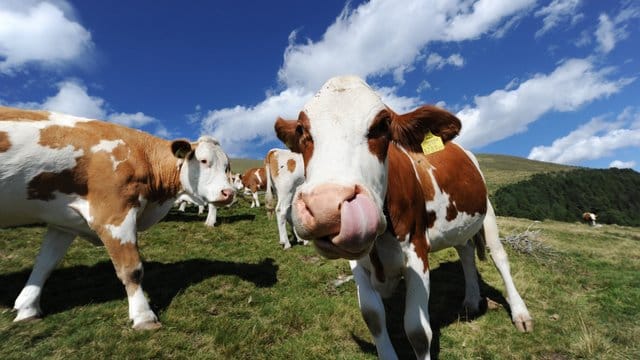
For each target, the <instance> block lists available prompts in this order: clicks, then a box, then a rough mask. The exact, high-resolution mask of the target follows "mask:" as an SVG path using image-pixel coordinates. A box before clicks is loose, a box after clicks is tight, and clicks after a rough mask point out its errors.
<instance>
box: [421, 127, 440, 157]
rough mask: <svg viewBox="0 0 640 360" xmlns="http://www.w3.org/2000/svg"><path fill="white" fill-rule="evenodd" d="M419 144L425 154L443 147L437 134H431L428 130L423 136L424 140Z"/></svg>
mask: <svg viewBox="0 0 640 360" xmlns="http://www.w3.org/2000/svg"><path fill="white" fill-rule="evenodd" d="M420 145H421V146H422V152H423V153H424V154H425V155H429V154H432V153H434V152H436V151H440V150H442V149H444V143H443V142H442V139H441V138H440V137H439V136H435V135H433V134H432V133H431V131H429V132H428V133H427V134H426V135H425V136H424V140H423V141H422V144H420Z"/></svg>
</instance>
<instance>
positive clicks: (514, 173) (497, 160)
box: [476, 154, 577, 194]
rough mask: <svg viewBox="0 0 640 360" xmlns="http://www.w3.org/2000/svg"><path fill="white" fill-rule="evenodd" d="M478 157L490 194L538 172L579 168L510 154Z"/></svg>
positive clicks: (480, 155)
mask: <svg viewBox="0 0 640 360" xmlns="http://www.w3.org/2000/svg"><path fill="white" fill-rule="evenodd" d="M476 157H477V158H478V162H479V163H480V168H481V169H482V172H483V173H484V176H485V179H486V181H487V187H488V188H489V193H490V194H493V193H494V192H495V191H496V190H497V189H498V188H500V187H502V186H505V185H509V184H514V183H517V182H520V181H522V180H526V179H529V178H530V177H531V176H532V175H534V174H537V173H547V172H554V171H567V170H574V169H577V168H576V167H574V166H567V165H560V164H553V163H549V162H543V161H536V160H529V159H525V158H521V157H516V156H508V155H495V154H478V155H476Z"/></svg>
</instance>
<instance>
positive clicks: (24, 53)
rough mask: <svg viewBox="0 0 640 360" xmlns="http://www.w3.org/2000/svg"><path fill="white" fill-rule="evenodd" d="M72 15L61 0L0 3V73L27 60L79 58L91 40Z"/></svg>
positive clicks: (55, 61)
mask: <svg viewBox="0 0 640 360" xmlns="http://www.w3.org/2000/svg"><path fill="white" fill-rule="evenodd" d="M72 15H73V14H72V7H71V6H70V5H69V4H68V3H67V2H66V1H61V0H58V1H50V2H45V1H33V0H25V1H3V2H2V3H0V74H2V73H4V74H12V73H14V72H15V71H16V70H18V69H20V68H22V67H23V66H24V65H26V64H28V63H38V64H42V65H46V66H55V65H62V64H67V63H69V62H74V61H81V60H82V58H83V56H86V55H87V54H88V53H89V52H90V50H91V49H92V48H93V42H92V40H91V33H90V32H89V31H88V30H87V29H85V28H84V27H83V26H82V25H80V24H79V23H77V22H75V21H74V20H72V19H70V17H71V16H72Z"/></svg>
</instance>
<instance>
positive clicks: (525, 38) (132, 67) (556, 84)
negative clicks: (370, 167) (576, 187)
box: [0, 0, 640, 171]
mask: <svg viewBox="0 0 640 360" xmlns="http://www.w3.org/2000/svg"><path fill="white" fill-rule="evenodd" d="M639 39H640V4H639V3H638V2H637V1H632V0H618V1H614V0H610V1H609V0H608V1H597V0H542V1H536V0H478V1H472V0H417V1H412V0H374V1H368V2H363V1H350V2H346V1H337V0H327V1H321V2H320V1H318V2H307V1H276V2H266V1H257V2H238V1H182V2H175V1H151V0H149V1H136V0H132V1H79V0H77V1H67V0H51V1H37V0H0V104H2V105H5V106H18V107H23V108H42V109H49V110H54V111H60V112H65V113H70V114H74V115H79V116H86V117H92V118H99V119H103V120H108V121H113V122H117V123H121V124H125V125H127V126H131V127H136V128H140V129H143V130H145V131H148V132H151V133H153V134H156V135H158V136H161V137H164V138H185V137H186V138H189V139H192V140H195V139H196V138H197V137H198V136H200V135H201V134H208V135H213V136H215V137H217V138H218V139H219V140H220V141H221V143H222V146H223V148H224V149H225V150H226V151H227V152H228V153H229V154H230V155H231V156H234V157H250V158H262V157H263V156H264V154H266V151H267V150H268V149H270V148H272V147H282V144H281V143H279V141H278V140H277V139H276V138H275V135H274V132H273V123H274V121H275V118H276V117H277V116H283V117H289V118H294V117H296V116H297V113H298V111H299V110H300V109H301V107H302V105H303V104H304V103H305V102H306V101H307V100H308V99H309V98H310V97H311V96H312V95H313V94H314V93H315V92H316V91H317V90H318V89H319V87H320V86H321V85H322V83H323V82H324V81H325V80H327V79H328V78H330V77H332V76H335V75H340V74H356V75H359V76H361V77H362V78H364V79H366V80H367V82H369V84H371V85H372V86H373V87H374V88H375V89H376V90H377V91H378V92H379V93H380V94H381V95H382V97H383V99H384V100H385V102H386V103H387V104H388V105H389V106H390V107H391V108H393V109H394V110H395V111H396V112H399V113H401V112H405V111H409V110H411V109H413V108H415V107H416V106H419V105H421V104H425V103H428V104H437V105H439V106H442V107H444V108H446V109H448V110H449V111H451V112H453V113H455V114H456V115H457V116H458V117H459V118H460V119H461V120H462V123H463V129H462V133H461V135H460V136H459V137H458V138H457V141H458V142H459V143H461V144H462V145H464V146H466V147H467V148H469V149H471V150H472V151H474V152H476V153H496V154H507V155H515V156H520V157H527V158H530V159H536V160H543V161H550V162H556V163H564V164H573V165H580V166H587V167H596V168H607V167H611V166H616V167H630V168H634V169H635V170H636V171H638V170H640V79H639V77H640V64H639V61H640V56H639V55H640V42H639Z"/></svg>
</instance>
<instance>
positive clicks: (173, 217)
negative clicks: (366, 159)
mask: <svg viewBox="0 0 640 360" xmlns="http://www.w3.org/2000/svg"><path fill="white" fill-rule="evenodd" d="M192 210H193V212H187V213H185V214H183V213H178V212H175V211H172V212H171V213H170V214H169V215H168V216H167V218H166V219H165V221H163V222H161V223H159V224H158V225H156V226H154V227H152V228H151V229H150V230H148V231H147V232H144V233H142V234H141V237H140V248H141V253H142V255H143V258H144V260H145V277H144V287H145V290H146V292H147V294H148V296H149V297H150V303H151V306H152V308H153V309H154V310H155V311H156V314H158V316H159V318H160V321H161V322H162V324H163V327H162V328H161V329H160V330H158V331H155V332H139V331H135V330H133V329H131V327H130V324H129V323H127V322H126V321H125V319H126V311H127V310H126V309H127V306H126V304H127V303H126V296H125V292H124V289H123V287H122V285H121V284H120V282H119V281H118V279H117V278H116V276H115V273H114V271H113V267H112V265H111V263H110V262H109V260H108V257H107V254H106V252H105V250H104V248H96V247H93V246H92V245H90V244H89V243H88V242H86V241H82V240H79V241H76V242H74V244H73V245H72V246H71V249H70V250H69V253H68V254H67V256H66V257H65V259H64V260H63V262H62V264H61V265H60V266H59V267H58V269H57V270H56V271H54V273H53V274H52V276H51V278H50V279H49V281H48V282H47V284H46V286H45V289H44V293H43V298H42V302H41V304H42V308H43V310H44V312H45V314H46V316H45V318H44V319H42V320H38V321H33V322H26V323H13V322H12V320H13V315H14V314H13V313H12V312H11V307H12V305H13V301H14V300H15V297H16V296H17V294H18V292H19V291H20V289H21V287H22V286H23V285H24V282H25V281H26V279H27V277H28V275H29V271H30V269H31V266H32V264H33V260H34V258H35V256H36V253H37V250H38V247H39V243H40V241H41V235H42V233H43V230H44V229H43V228H42V227H37V226H35V227H23V228H13V229H0V289H1V292H0V344H2V346H1V347H0V358H2V359H30V358H34V359H35V358H53V359H62V358H64V359H74V358H144V359H148V358H156V359H160V358H210V359H231V358H233V359H244V358H258V359H282V358H293V359H329V358H330V359H334V358H335V359H373V358H375V348H374V346H373V341H372V338H371V336H370V334H369V332H368V330H367V328H366V326H365V324H364V321H363V320H362V317H361V315H360V312H359V310H358V306H357V299H356V293H355V285H354V283H353V281H349V282H346V283H344V284H342V285H340V286H336V285H335V281H336V280H337V279H339V278H342V277H344V276H346V275H349V274H350V270H349V266H348V264H347V262H346V261H342V260H340V261H329V260H325V259H322V258H320V257H319V256H317V255H316V254H315V252H314V250H313V247H311V246H294V247H293V248H292V249H290V250H288V251H282V250H281V249H280V247H279V245H278V243H277V238H278V237H277V229H276V225H275V221H271V220H268V219H267V216H266V213H265V209H264V207H261V208H259V209H250V208H249V207H248V201H244V200H241V201H240V202H239V203H238V204H236V205H235V207H233V208H230V209H226V208H223V209H220V210H219V213H218V222H219V225H217V226H216V227H215V228H213V229H210V228H206V227H205V226H204V225H203V221H204V217H205V215H202V216H198V215H197V214H196V213H195V208H192ZM498 222H499V226H501V236H502V237H504V236H508V235H510V234H517V233H521V232H523V231H525V230H526V229H527V228H528V227H529V226H531V229H532V230H533V229H537V230H540V242H541V243H542V244H543V245H544V248H545V249H546V251H544V252H543V253H540V254H534V255H535V256H532V255H530V254H523V253H519V252H517V251H515V250H513V249H511V248H510V247H509V246H506V248H507V251H508V252H509V255H510V260H511V266H512V274H513V276H514V280H515V281H516V285H517V286H518V288H519V290H520V293H521V294H522V296H523V298H524V299H525V301H526V302H527V305H528V306H529V310H530V311H531V314H532V316H533V317H534V319H535V328H534V331H533V333H531V334H521V333H518V332H517V331H516V330H515V328H514V327H513V326H512V324H511V322H510V318H509V315H508V312H507V311H508V310H507V305H506V302H505V300H504V298H503V297H502V295H503V294H504V289H503V286H502V283H501V280H500V277H499V275H498V273H497V271H496V270H495V268H494V267H493V264H492V263H491V262H489V261H488V262H479V268H480V274H481V275H480V276H481V284H482V292H483V295H485V296H487V297H488V298H489V299H491V301H490V305H489V306H488V308H487V309H486V310H484V311H483V313H481V314H480V315H479V316H477V317H475V318H473V319H466V316H465V314H464V312H462V311H461V310H460V304H461V303H462V299H463V286H464V285H463V275H462V269H461V267H460V263H459V262H458V258H457V255H456V254H455V251H454V250H453V249H449V250H445V251H443V252H440V253H435V254H433V255H432V256H431V278H432V296H431V299H430V312H431V318H432V324H433V327H434V329H435V338H434V351H433V352H434V353H436V354H438V355H439V357H440V358H442V359H473V358H480V359H523V358H525V359H526V358H531V359H574V358H602V359H633V358H638V356H639V355H640V344H638V341H637V339H640V323H638V321H637V319H638V318H639V316H640V307H638V304H640V277H638V273H639V272H640V231H639V229H637V228H627V227H617V226H604V227H601V228H590V227H587V226H586V225H583V224H579V223H572V224H570V223H559V222H552V221H549V222H546V221H545V222H542V223H535V224H533V225H532V222H531V221H529V220H524V219H515V218H499V220H498ZM494 302H495V304H494ZM389 304H395V305H398V304H402V293H398V294H396V295H395V296H394V297H393V298H392V299H390V300H389V301H387V305H389ZM400 306H401V305H400ZM401 319H402V312H401V311H394V312H392V313H391V316H389V321H388V322H389V323H388V326H389V327H390V329H391V332H392V334H393V338H394V343H395V346H396V347H397V348H399V353H400V354H402V355H405V356H407V358H410V357H411V355H412V353H410V350H409V349H410V348H409V345H408V343H407V342H406V340H405V339H404V335H403V333H402V331H403V330H402V325H401V324H402V320H401Z"/></svg>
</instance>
